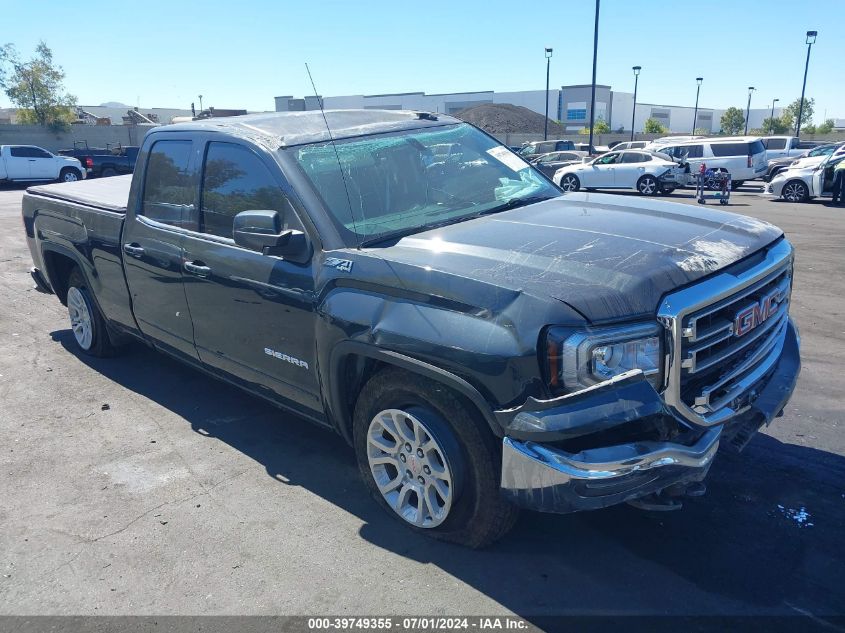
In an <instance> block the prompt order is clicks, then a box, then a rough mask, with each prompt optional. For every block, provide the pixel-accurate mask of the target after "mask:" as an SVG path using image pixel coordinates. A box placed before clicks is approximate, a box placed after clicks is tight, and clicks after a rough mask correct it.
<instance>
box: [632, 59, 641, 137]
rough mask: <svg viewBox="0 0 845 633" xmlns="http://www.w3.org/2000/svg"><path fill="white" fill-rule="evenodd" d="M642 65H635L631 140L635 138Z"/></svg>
mask: <svg viewBox="0 0 845 633" xmlns="http://www.w3.org/2000/svg"><path fill="white" fill-rule="evenodd" d="M642 69H643V67H642V66H634V68H633V69H632V70H633V71H634V109H633V110H632V111H631V140H632V141H633V140H634V119H636V117H637V84H638V83H639V81H640V71H641V70H642Z"/></svg>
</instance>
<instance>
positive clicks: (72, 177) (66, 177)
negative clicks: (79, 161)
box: [59, 167, 82, 182]
mask: <svg viewBox="0 0 845 633" xmlns="http://www.w3.org/2000/svg"><path fill="white" fill-rule="evenodd" d="M77 180H82V174H80V173H79V170H78V169H74V168H73V167H65V168H64V169H63V170H62V171H61V172H60V173H59V181H60V182H76V181H77Z"/></svg>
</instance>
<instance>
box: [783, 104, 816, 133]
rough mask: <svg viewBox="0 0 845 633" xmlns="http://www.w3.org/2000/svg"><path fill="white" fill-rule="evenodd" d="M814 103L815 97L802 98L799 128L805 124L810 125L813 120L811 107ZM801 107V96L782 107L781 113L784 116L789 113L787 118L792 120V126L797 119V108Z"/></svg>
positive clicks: (812, 107) (802, 127)
mask: <svg viewBox="0 0 845 633" xmlns="http://www.w3.org/2000/svg"><path fill="white" fill-rule="evenodd" d="M815 105H816V100H815V99H807V98H806V97H805V98H804V109H803V110H801V129H802V130H803V129H804V127H805V126H807V125H810V123H811V122H812V120H813V109H814V106H815ZM799 107H801V98H800V97H799V98H798V99H796V100H795V101H793V102H792V103H790V104H789V105H788V106H786V108H784V111H783V115H784V117H786V116H787V115H789V119H790V121H791V122H792V126H794V125H795V121H797V120H798V108H799ZM808 134H812V132H808Z"/></svg>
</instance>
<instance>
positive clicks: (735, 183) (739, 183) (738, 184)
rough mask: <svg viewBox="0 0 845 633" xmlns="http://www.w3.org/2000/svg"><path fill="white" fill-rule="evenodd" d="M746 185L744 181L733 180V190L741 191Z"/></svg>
mask: <svg viewBox="0 0 845 633" xmlns="http://www.w3.org/2000/svg"><path fill="white" fill-rule="evenodd" d="M744 184H745V181H744V180H731V189H739V188H740V187H742V185H744Z"/></svg>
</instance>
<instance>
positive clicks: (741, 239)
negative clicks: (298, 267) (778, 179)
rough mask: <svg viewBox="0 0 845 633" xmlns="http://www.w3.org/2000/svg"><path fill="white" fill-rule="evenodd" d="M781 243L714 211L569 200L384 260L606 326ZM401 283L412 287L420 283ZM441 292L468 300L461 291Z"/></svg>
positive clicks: (744, 220) (412, 246)
mask: <svg viewBox="0 0 845 633" xmlns="http://www.w3.org/2000/svg"><path fill="white" fill-rule="evenodd" d="M782 235H783V233H782V232H781V230H780V229H778V228H777V227H775V226H772V225H771V224H768V223H766V222H762V221H760V220H756V219H753V218H748V217H745V216H740V215H735V214H732V213H726V212H724V211H717V210H715V209H713V210H711V209H707V208H701V207H692V206H688V205H683V204H679V203H671V202H660V201H655V200H649V199H642V198H634V197H628V196H616V195H608V194H594V193H570V194H566V195H564V196H561V197H558V198H554V199H552V200H547V201H545V202H540V203H537V204H532V205H529V206H526V207H521V208H518V209H514V210H511V211H506V212H502V213H498V214H495V215H490V216H484V217H480V218H476V219H473V220H468V221H465V222H460V223H458V224H452V225H449V226H446V227H441V228H437V229H433V230H430V231H426V232H423V233H417V234H415V235H412V236H409V237H405V238H402V239H401V240H399V241H397V242H396V243H395V244H393V245H391V246H389V247H386V248H380V249H378V254H379V256H380V257H382V258H384V259H385V260H387V261H394V262H396V263H399V264H404V265H408V266H414V267H420V268H422V269H424V270H425V271H427V272H434V271H439V272H441V273H445V274H448V275H450V276H457V277H464V278H467V279H472V280H475V281H480V282H484V283H489V284H491V285H493V286H496V287H499V288H502V289H505V290H507V291H509V292H514V291H515V292H523V293H529V294H532V295H534V296H537V297H541V298H551V299H556V300H560V301H563V302H565V303H566V304H568V305H569V306H570V307H572V308H574V309H575V310H577V311H578V312H580V313H581V315H582V316H584V317H585V318H586V319H587V320H588V321H590V322H593V323H600V322H606V321H614V320H620V319H631V318H642V317H647V316H653V315H654V314H655V312H656V309H657V306H658V303H659V301H660V298H661V297H662V296H663V295H664V294H666V293H667V292H669V291H671V290H674V289H676V288H678V287H679V286H682V285H685V284H688V283H690V282H693V281H696V280H697V279H700V278H702V277H704V276H705V275H708V274H710V273H712V272H714V271H716V270H719V269H722V268H724V267H725V266H728V265H730V264H732V263H734V262H736V261H739V260H740V259H742V258H744V257H746V256H748V255H751V254H752V253H754V252H756V251H758V250H760V249H761V248H763V247H765V246H767V245H769V244H771V243H772V242H774V241H775V240H777V239H778V238H780V237H781V236H782ZM412 277H413V276H412ZM402 283H403V286H404V287H406V288H409V286H412V285H413V279H407V278H403V279H402ZM442 286H443V287H444V288H448V289H451V290H452V291H454V292H458V293H459V292H460V284H455V283H453V282H450V283H448V284H446V283H444V284H442ZM463 299H464V300H466V297H464V298H463Z"/></svg>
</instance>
